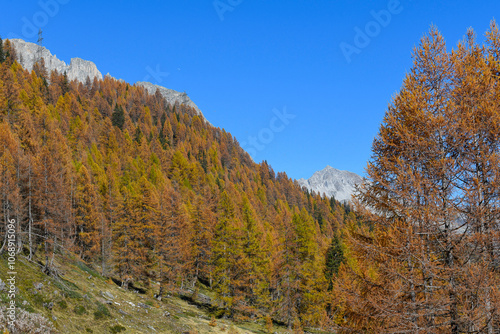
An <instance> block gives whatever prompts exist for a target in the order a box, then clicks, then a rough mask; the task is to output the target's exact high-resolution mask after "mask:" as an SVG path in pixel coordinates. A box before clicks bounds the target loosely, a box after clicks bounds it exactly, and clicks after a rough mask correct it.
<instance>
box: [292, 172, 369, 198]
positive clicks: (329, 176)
mask: <svg viewBox="0 0 500 334" xmlns="http://www.w3.org/2000/svg"><path fill="white" fill-rule="evenodd" d="M297 182H299V184H300V185H301V186H303V187H306V188H307V189H309V190H310V191H315V192H317V193H320V194H325V195H326V196H328V197H332V196H333V197H335V199H336V200H338V201H341V202H343V201H350V200H351V196H352V194H354V190H355V186H356V185H357V184H360V183H361V182H363V178H362V177H361V176H359V175H358V174H355V173H352V172H349V171H346V170H338V169H335V168H333V167H331V166H326V168H325V169H323V170H320V171H318V172H316V173H314V174H313V176H311V177H310V178H309V179H307V180H306V179H299V180H297Z"/></svg>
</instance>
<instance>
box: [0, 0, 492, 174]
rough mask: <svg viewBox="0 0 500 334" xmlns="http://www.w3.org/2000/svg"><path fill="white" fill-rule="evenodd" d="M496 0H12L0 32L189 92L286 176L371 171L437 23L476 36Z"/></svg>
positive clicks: (451, 39)
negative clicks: (419, 50)
mask: <svg viewBox="0 0 500 334" xmlns="http://www.w3.org/2000/svg"><path fill="white" fill-rule="evenodd" d="M498 13H500V4H499V2H498V1H493V0H490V1H460V0H459V1H457V0H455V1H439V2H438V1H430V0H412V1H411V0H400V1H397V0H380V1H379V0H374V1H347V0H336V1H322V0H318V1H311V0H296V1H290V0H289V1H284V0H275V1H269V0H216V1H213V0H182V1H165V0H163V1H126V0H123V1H114V0H113V1H93V0H87V1H80V0H41V1H19V0H3V2H2V10H1V12H0V35H1V36H2V37H3V38H6V37H20V38H23V39H25V40H27V41H31V42H36V39H37V38H36V36H35V35H34V30H36V31H37V30H38V28H42V30H43V34H44V46H46V47H47V48H49V50H50V51H51V52H52V53H53V54H56V55H57V56H58V57H59V58H60V59H62V60H64V61H66V62H68V63H69V61H70V59H71V58H73V57H80V58H83V59H87V60H91V61H93V62H95V63H96V65H97V67H98V68H99V70H100V71H101V72H102V73H103V74H106V73H108V72H109V73H110V74H111V75H113V76H114V77H116V78H122V79H124V80H126V81H127V82H130V83H135V82H137V81H142V80H144V79H148V81H151V82H153V83H155V84H160V85H162V86H166V87H168V88H172V89H175V90H179V91H185V92H187V93H188V95H189V96H190V97H191V98H192V99H193V101H194V102H195V103H196V104H197V105H198V106H199V107H200V109H201V110H202V111H203V113H204V114H205V116H206V118H207V119H208V120H209V121H210V122H211V123H212V124H213V125H215V126H217V127H221V128H225V129H226V131H228V132H230V133H232V134H233V135H234V136H235V137H236V138H237V139H238V141H239V142H240V143H242V146H243V147H244V148H246V149H247V150H248V151H249V152H251V153H252V155H253V156H254V159H255V160H256V161H257V162H259V161H261V160H267V161H268V162H269V163H270V164H271V166H272V167H273V168H274V170H275V171H285V172H287V174H288V175H289V176H290V177H293V178H301V177H309V176H311V175H312V173H313V172H315V171H317V170H320V169H323V168H324V167H325V166H326V165H331V166H333V167H335V168H338V169H345V170H350V171H353V172H356V173H358V174H363V173H364V168H365V166H366V162H367V161H368V160H369V159H370V155H371V144H372V141H373V138H374V137H375V136H376V134H377V132H378V128H379V125H380V123H381V121H382V118H383V115H384V112H385V110H386V108H387V105H388V103H390V101H391V98H392V96H393V95H394V94H395V93H397V91H398V89H399V88H400V86H401V82H402V80H403V77H404V75H405V73H406V72H407V71H408V70H409V69H410V67H411V65H412V60H411V53H412V49H413V47H414V46H416V45H418V43H419V40H420V38H421V37H422V36H423V34H424V33H426V32H427V31H428V30H429V27H430V25H431V24H434V25H436V26H437V27H438V29H439V30H440V31H441V32H442V33H443V35H444V37H445V39H446V40H447V42H448V45H449V46H450V47H453V46H455V45H456V42H457V41H458V40H460V39H462V37H463V35H464V34H465V32H466V30H467V28H468V27H473V28H474V29H475V30H476V32H477V34H478V35H479V37H480V39H482V36H483V35H484V32H485V31H486V30H487V29H488V26H489V23H490V21H491V20H492V19H493V18H495V16H496V17H497V19H498V17H500V15H499V14H498Z"/></svg>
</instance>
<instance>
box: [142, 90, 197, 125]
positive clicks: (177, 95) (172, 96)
mask: <svg viewBox="0 0 500 334" xmlns="http://www.w3.org/2000/svg"><path fill="white" fill-rule="evenodd" d="M136 85H138V86H142V87H144V88H145V89H146V90H147V91H148V93H149V94H155V93H156V90H159V91H160V94H161V95H162V96H163V97H164V98H165V100H167V102H168V103H170V104H175V103H179V104H184V105H186V106H189V107H191V108H193V109H194V110H196V112H197V113H198V115H200V116H201V117H202V118H203V119H205V116H203V113H202V112H201V110H200V108H198V106H197V105H196V104H195V103H194V102H193V101H192V100H191V99H190V98H189V96H188V95H187V94H186V93H181V92H178V91H175V90H173V89H168V88H165V87H162V86H158V85H154V84H152V83H151V82H144V81H138V82H136Z"/></svg>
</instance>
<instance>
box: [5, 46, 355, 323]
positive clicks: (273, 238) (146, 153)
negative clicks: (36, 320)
mask: <svg viewBox="0 0 500 334" xmlns="http://www.w3.org/2000/svg"><path fill="white" fill-rule="evenodd" d="M15 59H16V57H15V50H14V49H13V47H12V45H11V44H10V43H9V41H3V42H2V43H0V143H2V145H0V199H1V204H2V205H1V207H0V210H1V213H2V222H3V223H2V224H1V225H0V236H1V245H0V247H1V248H0V253H3V254H4V255H6V254H7V250H8V248H9V247H8V246H9V245H8V243H7V233H6V231H7V225H8V222H9V221H10V220H14V221H15V224H16V236H17V239H16V244H15V253H16V254H17V258H18V259H19V261H22V262H23V263H25V264H26V266H27V267H26V268H31V269H33V268H35V267H33V266H32V265H31V263H38V264H39V265H40V268H38V269H39V270H40V272H42V273H43V274H44V275H46V276H47V279H48V278H49V277H50V278H51V279H54V282H63V281H61V280H64V277H65V275H68V271H71V270H70V269H68V268H64V265H63V262H64V259H65V258H66V257H72V255H71V254H75V255H76V256H77V257H78V258H79V259H80V261H81V262H82V263H86V265H87V266H88V267H89V268H92V269H91V270H92V271H93V272H95V273H98V276H99V277H100V278H99V279H97V280H96V281H97V282H99V283H100V284H107V283H106V282H108V281H109V279H112V280H114V281H115V282H117V283H118V284H119V285H120V286H121V287H122V288H123V289H124V290H127V289H129V288H131V289H140V290H141V291H143V292H145V294H147V295H149V296H154V295H156V296H158V297H161V299H162V300H161V301H158V302H155V304H160V305H163V304H162V303H163V301H164V300H165V299H164V297H165V296H166V295H169V294H170V295H173V294H178V293H180V292H183V291H187V290H190V291H193V292H194V293H195V294H196V293H197V292H198V291H199V290H200V289H204V288H206V289H208V290H209V291H210V293H211V294H213V298H211V299H210V301H209V303H210V305H211V307H213V309H212V313H213V315H214V317H216V318H217V319H219V318H223V319H231V320H232V321H235V322H237V323H238V322H242V321H248V320H255V321H256V320H259V321H265V320H266V319H267V321H268V322H272V321H274V322H275V323H277V324H281V325H284V326H286V327H288V328H290V329H292V328H294V329H295V330H301V328H303V327H311V328H314V327H324V326H326V324H327V323H329V322H330V320H331V319H332V317H333V316H332V314H333V313H332V311H331V310H332V309H333V307H332V305H331V304H330V303H329V300H330V291H331V289H332V286H333V285H332V284H331V281H332V277H333V276H334V275H335V274H336V272H337V271H338V269H339V266H340V262H341V260H342V247H341V242H340V240H341V239H340V238H339V237H337V235H338V233H339V231H340V229H341V228H342V227H343V226H344V225H345V224H350V223H355V221H356V217H355V215H354V213H353V212H351V211H350V209H349V208H348V207H347V206H345V205H343V204H340V203H338V202H336V201H335V200H330V199H328V198H322V197H320V196H319V195H316V194H310V193H309V192H307V191H305V190H303V189H301V188H300V187H299V186H298V184H297V183H296V182H294V181H292V180H291V179H290V178H288V177H287V175H286V174H285V173H275V172H274V171H273V170H272V168H271V167H270V166H269V165H268V164H267V163H266V162H262V163H260V164H256V163H254V162H253V161H252V160H251V158H250V157H249V155H248V154H247V153H246V152H244V151H243V150H242V149H241V147H240V146H239V144H238V142H237V141H236V140H235V139H234V138H233V137H232V136H231V135H230V134H229V133H227V132H226V131H224V130H221V129H218V128H214V127H212V126H211V125H210V124H208V123H207V122H205V121H204V120H203V119H202V118H200V116H199V115H197V114H196V112H195V111H194V110H192V109H190V108H188V107H186V106H184V105H169V104H167V103H166V102H165V100H164V98H162V96H161V95H160V94H159V93H158V92H157V93H156V94H154V95H150V94H148V93H147V92H146V91H145V89H144V88H142V87H138V86H131V85H130V84H128V83H125V82H121V81H117V80H114V79H112V78H109V77H107V78H105V79H104V80H102V81H99V80H94V81H93V82H91V81H90V80H87V82H86V83H84V84H82V83H78V82H76V81H69V80H68V79H67V76H66V75H65V74H59V73H56V72H52V73H47V71H46V70H45V66H44V63H43V59H41V60H40V61H39V62H38V63H37V64H36V65H35V67H34V69H33V71H32V72H27V71H25V70H23V68H22V67H21V66H20V65H19V63H18V62H17V61H16V60H15ZM4 261H6V260H5V259H4ZM27 270H28V269H27ZM101 277H102V278H103V279H101ZM104 278H106V279H104ZM20 279H21V278H20ZM40 279H41V278H40ZM21 280H24V279H21ZM61 284H62V283H61ZM28 285H29V284H28ZM29 288H31V286H30V287H29ZM20 289H21V294H26V293H28V290H27V289H28V287H26V289H24V290H23V289H22V288H20ZM80 289H82V287H80ZM66 303H67V302H66ZM19 307H20V308H25V307H24V305H22V304H20V305H19ZM162 307H163V306H161V307H160V309H162ZM55 309H57V308H55ZM70 311H71V310H70ZM70 311H68V312H69V313H68V314H71V315H73V314H72V313H71V312H70ZM73 316H74V315H73ZM67 317H69V315H67ZM49 318H50V317H49ZM62 318H63V316H61V315H60V316H59V318H58V319H62ZM50 319H52V318H50ZM51 321H52V320H51ZM61 321H62V320H56V321H55V325H56V327H57V328H58V329H59V330H62V331H65V329H63V328H62V327H61V326H59V325H58V323H60V322H61ZM74 329H75V328H74V327H72V330H74Z"/></svg>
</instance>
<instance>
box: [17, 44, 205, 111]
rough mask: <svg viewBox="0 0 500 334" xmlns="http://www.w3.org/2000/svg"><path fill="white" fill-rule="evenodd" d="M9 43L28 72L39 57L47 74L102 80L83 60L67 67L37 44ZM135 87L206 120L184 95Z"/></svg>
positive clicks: (152, 87) (144, 84)
mask: <svg viewBox="0 0 500 334" xmlns="http://www.w3.org/2000/svg"><path fill="white" fill-rule="evenodd" d="M10 42H11V43H12V44H13V46H14V48H15V49H16V51H17V58H18V61H19V63H20V64H21V65H22V66H23V68H25V69H26V70H28V71H31V70H32V69H33V65H34V64H35V63H36V61H37V60H38V57H39V55H41V57H42V58H43V59H44V61H45V67H46V68H47V70H48V72H49V73H50V72H51V71H53V70H55V71H57V72H59V73H64V72H66V74H67V75H68V79H69V80H77V81H79V82H82V83H85V81H86V80H87V77H88V78H90V80H91V81H92V80H94V78H97V79H98V80H102V78H103V76H102V73H101V72H99V70H98V69H97V66H96V65H95V64H94V63H93V62H91V61H88V60H83V59H81V58H72V59H71V63H70V64H69V65H67V64H66V63H65V62H64V61H62V60H59V59H58V58H57V57H56V55H52V54H51V53H50V51H49V50H47V49H46V48H44V47H42V48H41V49H40V47H39V46H38V45H37V44H34V43H29V42H25V41H23V40H22V39H11V40H10ZM106 77H111V75H109V73H108V74H107V75H106ZM121 81H123V80H121ZM136 85H139V86H142V87H144V88H145V89H146V90H147V91H148V93H150V94H155V93H156V90H157V89H159V90H160V93H161V95H162V96H163V97H164V98H165V100H167V102H168V103H170V104H176V103H179V104H185V105H186V106H189V107H191V108H193V109H195V110H196V112H197V113H198V114H199V115H200V116H201V117H202V119H204V120H206V119H205V117H204V116H203V113H202V112H201V110H200V109H199V108H198V106H197V105H196V104H195V103H194V102H193V101H192V100H191V99H190V98H189V96H188V95H187V94H186V93H181V92H177V91H175V90H172V89H168V88H165V87H162V86H158V85H153V84H152V83H150V82H137V83H136Z"/></svg>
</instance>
